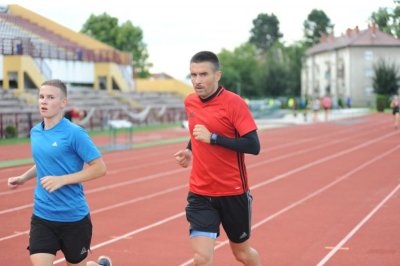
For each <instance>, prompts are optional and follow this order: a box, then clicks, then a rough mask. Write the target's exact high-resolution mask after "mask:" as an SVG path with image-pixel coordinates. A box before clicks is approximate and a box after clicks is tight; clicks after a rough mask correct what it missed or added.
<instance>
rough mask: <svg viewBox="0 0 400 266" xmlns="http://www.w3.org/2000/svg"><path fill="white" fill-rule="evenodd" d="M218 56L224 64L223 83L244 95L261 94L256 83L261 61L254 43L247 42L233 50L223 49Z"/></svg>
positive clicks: (253, 95)
mask: <svg viewBox="0 0 400 266" xmlns="http://www.w3.org/2000/svg"><path fill="white" fill-rule="evenodd" d="M218 57H219V58H220V61H221V65H222V69H221V70H222V78H221V81H220V83H221V84H222V85H224V86H225V87H226V88H227V89H229V90H231V91H233V92H236V93H238V94H240V95H241V96H244V97H257V96H260V90H259V88H258V87H257V86H256V85H255V70H257V69H258V68H259V62H258V60H257V51H256V48H255V46H254V45H252V44H250V43H245V44H242V45H241V46H239V47H237V48H235V49H234V51H233V52H230V51H228V50H225V49H223V50H222V51H221V52H220V53H219V54H218Z"/></svg>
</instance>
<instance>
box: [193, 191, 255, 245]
mask: <svg viewBox="0 0 400 266" xmlns="http://www.w3.org/2000/svg"><path fill="white" fill-rule="evenodd" d="M252 200H253V198H252V196H251V195H250V192H246V193H243V194H241V195H237V196H221V197H210V196H202V195H198V194H194V193H192V192H189V194H188V197H187V201H188V204H187V206H186V218H187V220H188V222H189V223H190V230H191V231H192V230H196V231H202V232H212V233H217V235H219V226H220V224H222V226H223V228H224V231H225V232H226V234H227V236H228V238H229V240H230V241H232V242H234V243H242V242H244V241H246V240H247V239H249V238H250V231H251V202H252Z"/></svg>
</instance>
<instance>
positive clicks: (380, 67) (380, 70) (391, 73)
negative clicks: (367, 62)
mask: <svg viewBox="0 0 400 266" xmlns="http://www.w3.org/2000/svg"><path fill="white" fill-rule="evenodd" d="M372 80H373V88H374V92H375V93H376V94H380V95H386V96H390V95H394V94H397V92H398V89H399V84H400V71H399V68H398V66H397V65H396V64H395V63H389V62H387V61H385V60H383V59H380V60H379V61H378V62H377V63H375V64H374V77H373V79H372Z"/></svg>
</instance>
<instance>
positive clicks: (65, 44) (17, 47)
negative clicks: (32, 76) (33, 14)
mask: <svg viewBox="0 0 400 266" xmlns="http://www.w3.org/2000/svg"><path fill="white" fill-rule="evenodd" d="M0 32H1V37H0V40H1V41H0V47H1V49H2V51H3V54H29V55H32V56H33V57H40V58H62V59H69V60H73V59H76V53H75V50H76V49H77V46H76V45H75V44H71V43H70V42H69V41H67V40H64V39H62V38H55V37H54V35H55V34H54V33H51V32H49V31H47V30H46V29H44V28H41V27H40V26H38V25H34V24H31V23H30V22H29V21H27V20H25V19H23V18H20V17H17V16H12V15H9V14H6V13H0Z"/></svg>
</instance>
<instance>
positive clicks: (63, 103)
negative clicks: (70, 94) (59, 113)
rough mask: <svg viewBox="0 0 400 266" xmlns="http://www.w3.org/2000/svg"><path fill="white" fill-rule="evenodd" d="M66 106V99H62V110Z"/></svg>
mask: <svg viewBox="0 0 400 266" xmlns="http://www.w3.org/2000/svg"><path fill="white" fill-rule="evenodd" d="M67 104H68V99H67V98H64V99H62V100H61V105H62V108H64V107H65V106H67Z"/></svg>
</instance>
